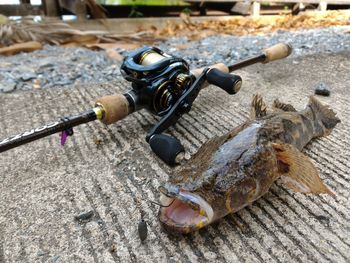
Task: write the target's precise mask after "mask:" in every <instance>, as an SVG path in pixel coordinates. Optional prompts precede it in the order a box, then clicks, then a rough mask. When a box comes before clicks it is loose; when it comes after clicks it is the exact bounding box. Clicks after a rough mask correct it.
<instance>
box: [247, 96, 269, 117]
mask: <svg viewBox="0 0 350 263" xmlns="http://www.w3.org/2000/svg"><path fill="white" fill-rule="evenodd" d="M266 115H267V105H266V103H265V102H264V100H263V98H262V96H261V95H260V94H255V95H254V96H253V99H252V103H251V108H250V118H251V119H257V118H261V117H264V116H266Z"/></svg>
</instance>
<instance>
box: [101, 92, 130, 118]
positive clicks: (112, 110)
mask: <svg viewBox="0 0 350 263" xmlns="http://www.w3.org/2000/svg"><path fill="white" fill-rule="evenodd" d="M96 106H99V107H102V109H103V117H102V119H101V121H102V122H103V123H104V124H111V123H114V122H117V121H119V120H121V119H124V118H125V117H126V116H128V115H129V113H130V107H129V102H128V100H127V99H126V97H125V96H124V95H121V94H118V95H109V96H104V97H101V98H99V99H98V100H97V101H96Z"/></svg>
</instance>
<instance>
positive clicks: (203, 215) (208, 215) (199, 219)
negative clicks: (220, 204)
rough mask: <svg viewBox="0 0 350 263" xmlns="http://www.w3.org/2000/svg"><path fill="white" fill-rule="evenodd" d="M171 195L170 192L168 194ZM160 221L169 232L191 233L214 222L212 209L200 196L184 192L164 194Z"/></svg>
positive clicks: (161, 200) (161, 198)
mask: <svg viewBox="0 0 350 263" xmlns="http://www.w3.org/2000/svg"><path fill="white" fill-rule="evenodd" d="M168 193H169V192H168ZM160 202H161V204H162V205H163V206H164V207H162V208H161V209H160V216H159V220H160V221H161V223H162V224H163V227H165V228H166V229H167V230H170V231H176V232H179V233H184V234H185V233H189V232H192V231H195V230H198V229H200V228H202V227H204V226H206V225H208V224H210V222H211V221H212V218H213V214H214V212H213V209H212V207H211V206H210V205H209V204H208V203H207V202H206V201H205V200H204V199H203V198H202V197H200V196H199V195H197V194H194V193H190V192H187V191H184V190H178V191H176V193H174V192H172V193H169V195H168V194H167V195H165V194H164V193H162V195H161V197H160Z"/></svg>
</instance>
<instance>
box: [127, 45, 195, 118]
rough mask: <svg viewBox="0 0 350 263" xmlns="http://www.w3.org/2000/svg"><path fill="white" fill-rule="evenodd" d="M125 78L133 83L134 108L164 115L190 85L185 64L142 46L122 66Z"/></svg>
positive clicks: (188, 73) (153, 48)
mask: <svg viewBox="0 0 350 263" xmlns="http://www.w3.org/2000/svg"><path fill="white" fill-rule="evenodd" d="M121 72H122V74H123V76H124V78H125V79H126V80H128V81H130V82H132V88H133V90H132V91H130V92H128V93H127V94H126V95H129V96H131V97H132V99H133V101H134V104H135V105H134V107H135V108H136V109H140V108H146V109H148V110H149V111H151V112H152V113H153V114H156V115H158V116H164V115H165V114H166V113H167V112H169V110H170V109H171V107H172V106H173V105H174V103H175V102H176V101H177V100H178V99H179V97H180V96H181V95H182V93H183V92H184V90H186V89H187V87H188V86H189V85H191V83H192V81H191V79H192V78H191V77H190V71H189V65H188V63H187V62H186V61H185V60H183V59H182V58H177V57H173V56H170V55H168V54H166V53H164V52H162V51H161V50H160V49H158V48H155V47H143V48H140V49H138V50H136V51H134V52H132V53H131V54H130V55H129V56H128V57H126V58H125V59H124V61H123V64H122V66H121Z"/></svg>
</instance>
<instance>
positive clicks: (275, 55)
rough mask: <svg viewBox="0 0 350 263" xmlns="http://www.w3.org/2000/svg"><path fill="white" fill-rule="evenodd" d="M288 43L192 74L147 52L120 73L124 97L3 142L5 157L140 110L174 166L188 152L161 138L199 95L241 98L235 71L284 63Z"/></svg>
mask: <svg viewBox="0 0 350 263" xmlns="http://www.w3.org/2000/svg"><path fill="white" fill-rule="evenodd" d="M291 51H292V49H291V47H290V46H289V45H287V44H277V45H275V46H273V47H270V48H268V49H265V50H264V52H263V53H262V54H261V55H258V56H255V57H252V58H249V59H246V60H244V61H241V62H238V63H236V64H233V65H231V66H226V65H225V64H223V63H218V64H215V65H212V66H209V67H206V68H201V69H195V70H192V71H190V68H189V65H188V63H187V62H186V61H185V60H184V59H182V58H178V57H175V56H171V55H168V54H166V53H165V52H163V51H161V50H160V49H158V48H155V47H143V48H140V49H138V50H135V51H134V52H132V53H130V54H129V56H127V57H125V58H124V61H123V64H122V66H121V72H122V74H123V76H124V78H125V79H126V80H128V81H130V82H131V86H132V89H131V90H130V91H128V92H126V93H125V94H123V95H121V94H117V95H110V96H104V97H102V98H100V99H98V100H97V101H96V105H95V107H94V108H93V109H91V110H89V111H87V112H84V113H82V114H80V115H77V116H72V117H64V118H61V119H60V120H59V121H56V122H54V123H50V124H48V125H45V126H43V127H40V128H37V129H32V130H31V131H26V132H24V133H21V134H18V135H15V136H12V137H9V138H6V139H4V140H2V141H0V152H4V151H6V150H9V149H11V148H14V147H17V146H19V145H22V144H25V143H28V142H31V141H34V140H37V139H40V138H43V137H45V136H48V135H51V134H53V133H56V132H61V144H62V145H64V143H65V141H66V139H67V137H68V136H71V135H73V129H72V128H73V127H74V126H77V125H80V124H83V123H87V122H90V121H93V120H96V119H99V120H101V121H102V122H103V123H105V124H107V125H108V124H111V123H115V122H117V121H119V120H121V119H123V118H125V117H126V116H128V115H129V114H131V113H133V112H135V111H138V110H140V109H147V110H148V111H150V112H151V113H152V114H154V115H156V116H159V117H160V120H159V122H158V123H157V124H156V125H155V126H154V127H153V128H152V129H150V131H149V132H148V134H147V136H146V141H147V142H148V143H149V144H150V146H151V148H152V150H153V152H154V153H156V154H157V155H158V156H159V157H160V158H161V159H162V160H163V161H164V162H166V163H167V164H169V165H173V164H175V163H177V162H179V160H178V159H177V157H179V156H180V155H179V153H181V152H183V151H184V148H183V146H182V145H181V143H180V141H179V140H178V139H176V138H174V137H171V136H168V135H164V134H162V133H163V132H164V131H165V130H166V129H167V128H169V127H170V126H171V125H173V124H175V123H176V122H177V120H178V119H179V118H180V117H181V116H182V114H184V113H187V112H189V111H190V110H191V107H192V104H193V102H194V100H195V99H196V98H197V96H198V94H199V92H200V90H201V89H202V88H204V87H206V86H207V85H208V84H213V85H215V86H217V87H219V88H221V89H223V90H224V91H226V92H227V93H228V94H230V95H232V94H235V93H237V92H238V91H239V90H240V88H241V85H242V79H241V77H239V76H237V75H233V74H229V72H232V71H234V70H237V69H240V68H243V67H246V66H248V65H252V64H255V63H258V62H261V63H268V62H271V61H273V60H277V59H282V58H285V57H287V56H289V54H290V53H291Z"/></svg>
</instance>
